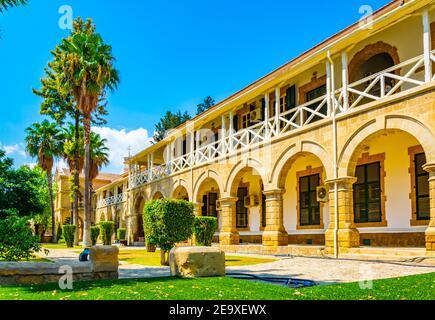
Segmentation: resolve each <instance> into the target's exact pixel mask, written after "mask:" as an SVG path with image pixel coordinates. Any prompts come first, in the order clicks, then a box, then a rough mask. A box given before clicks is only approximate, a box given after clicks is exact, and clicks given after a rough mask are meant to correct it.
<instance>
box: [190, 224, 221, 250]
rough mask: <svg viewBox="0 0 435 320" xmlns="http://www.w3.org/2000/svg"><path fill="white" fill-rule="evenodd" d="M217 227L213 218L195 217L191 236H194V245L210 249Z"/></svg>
mask: <svg viewBox="0 0 435 320" xmlns="http://www.w3.org/2000/svg"><path fill="white" fill-rule="evenodd" d="M217 226H218V222H217V218H215V217H195V221H194V223H193V234H194V235H195V241H196V245H197V246H207V247H210V246H211V244H212V242H213V235H214V233H215V232H216V230H217Z"/></svg>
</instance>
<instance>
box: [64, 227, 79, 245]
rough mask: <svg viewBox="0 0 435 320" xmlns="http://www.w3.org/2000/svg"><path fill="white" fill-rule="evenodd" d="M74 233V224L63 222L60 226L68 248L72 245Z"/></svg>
mask: <svg viewBox="0 0 435 320" xmlns="http://www.w3.org/2000/svg"><path fill="white" fill-rule="evenodd" d="M75 233H76V226H75V225H73V224H64V225H63V226H62V234H63V238H64V239H65V243H66V246H67V247H68V248H73V247H74V235H75Z"/></svg>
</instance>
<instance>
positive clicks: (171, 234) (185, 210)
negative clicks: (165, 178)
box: [144, 199, 195, 265]
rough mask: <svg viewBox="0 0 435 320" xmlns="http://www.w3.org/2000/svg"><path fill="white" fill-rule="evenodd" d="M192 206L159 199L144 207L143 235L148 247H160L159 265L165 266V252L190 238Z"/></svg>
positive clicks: (192, 218) (172, 200)
mask: <svg viewBox="0 0 435 320" xmlns="http://www.w3.org/2000/svg"><path fill="white" fill-rule="evenodd" d="M194 219H195V216H194V214H193V204H192V203H190V202H187V201H184V200H174V199H159V200H152V201H148V202H147V203H146V204H145V207H144V233H145V238H146V239H145V242H146V243H147V244H148V245H155V246H159V247H160V256H161V264H162V265H167V264H168V259H167V257H166V256H167V254H166V253H167V252H169V250H171V249H172V247H173V246H174V245H175V243H177V242H181V241H186V240H188V239H189V238H190V237H191V236H192V232H193V230H192V227H193V220H194Z"/></svg>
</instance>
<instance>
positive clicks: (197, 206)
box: [193, 202, 202, 217]
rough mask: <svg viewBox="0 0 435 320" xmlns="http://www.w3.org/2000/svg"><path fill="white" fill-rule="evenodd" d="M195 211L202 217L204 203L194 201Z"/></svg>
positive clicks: (196, 214)
mask: <svg viewBox="0 0 435 320" xmlns="http://www.w3.org/2000/svg"><path fill="white" fill-rule="evenodd" d="M193 213H194V214H195V217H200V216H201V215H202V203H201V202H194V203H193Z"/></svg>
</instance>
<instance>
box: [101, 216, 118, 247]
mask: <svg viewBox="0 0 435 320" xmlns="http://www.w3.org/2000/svg"><path fill="white" fill-rule="evenodd" d="M114 230H115V222H113V221H101V222H100V236H101V240H102V241H103V245H105V246H110V245H111V244H112V235H113V232H114Z"/></svg>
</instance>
